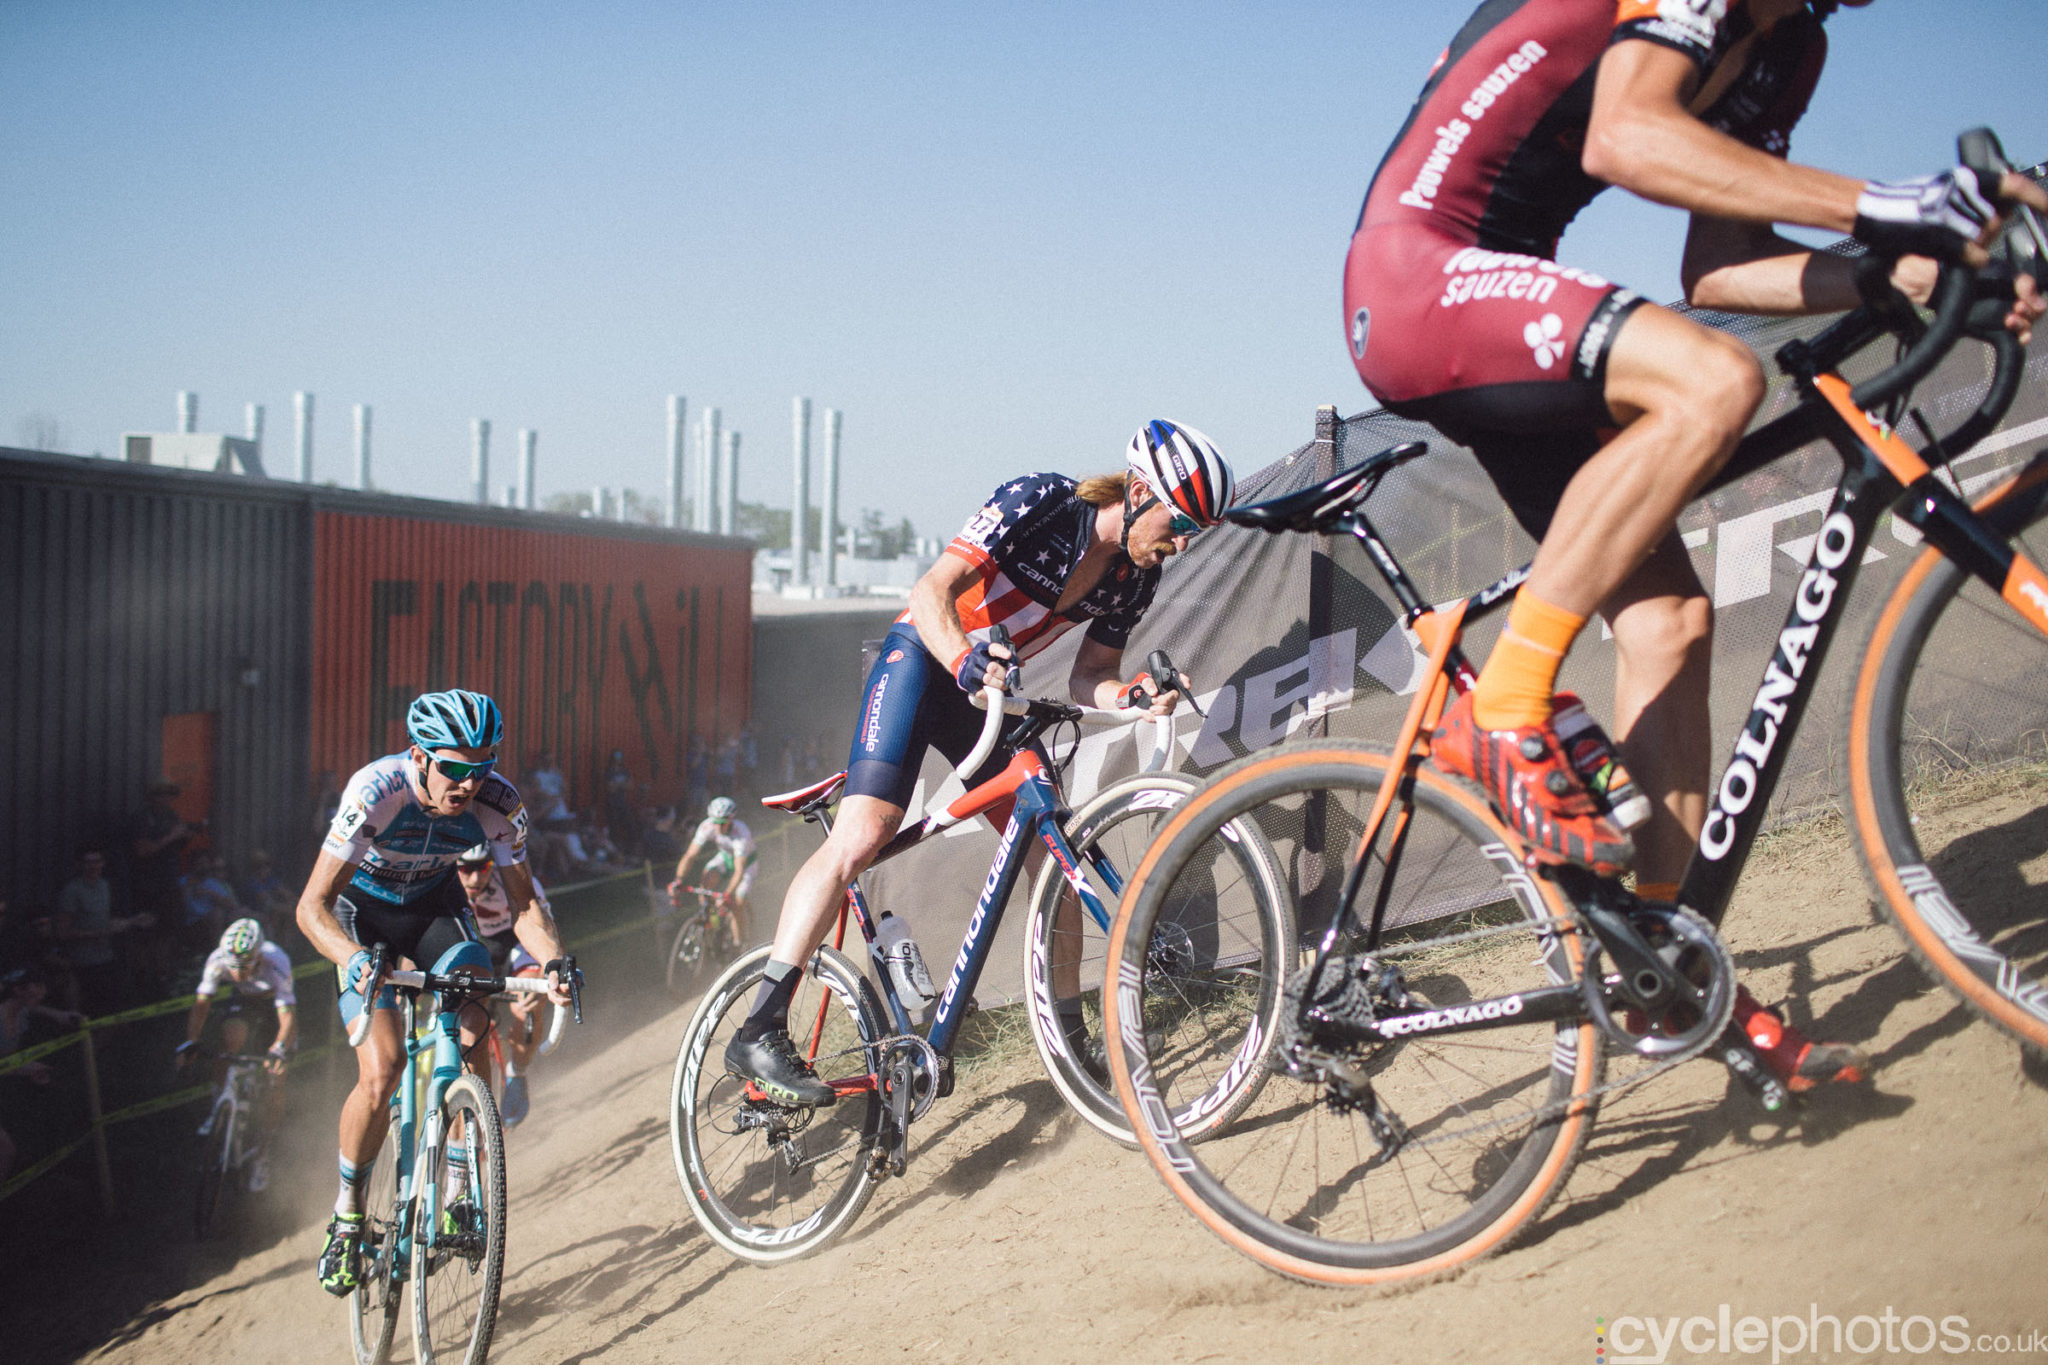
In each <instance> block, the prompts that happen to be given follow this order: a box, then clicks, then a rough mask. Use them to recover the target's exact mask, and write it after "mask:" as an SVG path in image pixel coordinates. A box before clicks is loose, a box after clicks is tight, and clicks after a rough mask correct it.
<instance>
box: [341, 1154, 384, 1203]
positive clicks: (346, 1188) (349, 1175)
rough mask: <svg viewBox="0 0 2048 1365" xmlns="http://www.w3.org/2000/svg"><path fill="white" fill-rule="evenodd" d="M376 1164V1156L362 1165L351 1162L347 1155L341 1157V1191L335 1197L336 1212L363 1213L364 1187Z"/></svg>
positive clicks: (368, 1181)
mask: <svg viewBox="0 0 2048 1365" xmlns="http://www.w3.org/2000/svg"><path fill="white" fill-rule="evenodd" d="M376 1164H377V1159H376V1158H375V1157H371V1158H370V1159H369V1160H368V1161H365V1162H364V1163H363V1164H362V1165H360V1166H356V1165H352V1164H350V1162H349V1159H348V1158H347V1157H343V1158H341V1193H339V1194H337V1195H336V1196H335V1197H334V1211H335V1212H336V1213H346V1214H358V1215H359V1214H361V1213H362V1211H363V1188H364V1187H365V1186H366V1185H368V1184H369V1183H370V1171H371V1168H373V1167H374V1166H376Z"/></svg>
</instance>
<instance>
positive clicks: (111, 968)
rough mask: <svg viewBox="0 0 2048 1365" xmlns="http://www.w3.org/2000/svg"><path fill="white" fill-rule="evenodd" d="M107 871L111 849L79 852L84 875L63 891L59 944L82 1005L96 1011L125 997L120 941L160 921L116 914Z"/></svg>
mask: <svg viewBox="0 0 2048 1365" xmlns="http://www.w3.org/2000/svg"><path fill="white" fill-rule="evenodd" d="M106 873H107V855H106V851H105V850H104V849H97V848H88V849H86V850H85V851H84V852H83V853H81V854H79V855H78V875H77V876H75V877H73V878H72V879H71V880H70V881H68V882H66V883H64V889H63V890H62V891H60V892H59V893H58V896H57V923H56V935H55V937H56V940H57V944H58V949H59V952H60V953H61V954H62V956H63V958H64V961H65V964H66V965H67V966H69V967H70V969H71V974H72V975H73V976H75V977H76V978H77V979H78V990H79V1001H78V1003H79V1005H80V1006H81V1007H82V1008H84V1009H88V1010H91V1011H92V1012H93V1013H95V1014H105V1013H107V1012H108V1011H110V1010H113V1009H117V1008H119V1006H120V1005H121V1004H122V1003H123V999H124V996H125V982H124V980H123V977H122V972H121V958H120V954H119V953H118V952H117V951H116V950H115V947H114V940H115V939H116V938H117V937H118V936H120V935H123V934H128V933H132V932H134V931H136V930H139V929H147V928H149V927H150V926H151V925H153V924H155V923H156V920H155V918H154V917H153V916H151V915H146V914H145V915H128V916H125V917H124V916H117V915H116V914H114V888H113V887H112V885H111V884H109V883H108V881H107V875H106ZM39 1003H40V1001H39Z"/></svg>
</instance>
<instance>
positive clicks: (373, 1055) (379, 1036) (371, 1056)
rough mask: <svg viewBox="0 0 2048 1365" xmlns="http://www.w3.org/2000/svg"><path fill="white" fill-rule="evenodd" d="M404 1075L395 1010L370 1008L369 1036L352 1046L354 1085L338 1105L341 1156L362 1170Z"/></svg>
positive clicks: (385, 1123)
mask: <svg viewBox="0 0 2048 1365" xmlns="http://www.w3.org/2000/svg"><path fill="white" fill-rule="evenodd" d="M404 1074H405V1038H404V1035H403V1033H402V1031H401V1030H400V1028H399V1023H398V1011H397V1010H376V1011H373V1013H372V1015H371V1019H370V1034H369V1037H367V1038H365V1039H364V1040H363V1045H362V1046H361V1047H359V1048H357V1049H356V1084H355V1089H353V1090H351V1091H349V1092H348V1098H347V1099H346V1100H344V1101H342V1105H341V1159H342V1160H343V1161H346V1162H347V1163H348V1164H349V1165H351V1166H354V1167H356V1168H357V1169H359V1170H360V1169H365V1168H367V1167H368V1166H369V1164H370V1163H371V1162H372V1161H374V1160H375V1159H376V1157H377V1149H378V1148H380V1147H382V1146H383V1145H384V1130H385V1129H386V1128H387V1127H388V1126H390V1118H391V1111H390V1105H391V1096H392V1093H393V1092H394V1091H396V1090H397V1089H398V1081H399V1077H401V1076H403V1075H404Z"/></svg>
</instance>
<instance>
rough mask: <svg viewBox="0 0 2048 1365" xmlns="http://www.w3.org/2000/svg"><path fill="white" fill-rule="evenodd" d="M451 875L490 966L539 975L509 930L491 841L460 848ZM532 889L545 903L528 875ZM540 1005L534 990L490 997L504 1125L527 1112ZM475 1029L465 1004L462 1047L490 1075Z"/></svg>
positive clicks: (487, 1054) (473, 1065)
mask: <svg viewBox="0 0 2048 1365" xmlns="http://www.w3.org/2000/svg"><path fill="white" fill-rule="evenodd" d="M455 875H456V877H457V878H458V879H460V881H461V882H462V892H463V894H464V895H465V896H467V897H468V898H469V918H470V928H471V929H472V930H474V931H475V933H476V937H477V940H478V942H480V943H482V944H483V945H484V947H486V948H488V949H489V950H490V953H491V970H492V971H493V972H496V973H497V974H498V975H499V976H538V975H539V974H540V963H539V962H538V961H536V960H535V959H534V956H533V954H531V953H529V952H527V951H526V949H525V948H523V947H521V946H520V944H519V936H518V934H517V933H515V932H514V931H513V923H514V921H515V920H516V919H517V916H515V915H514V914H513V913H512V898H511V897H510V896H508V895H506V894H505V883H504V881H503V880H501V879H500V878H499V876H498V869H497V868H496V867H494V866H492V864H491V849H490V845H488V844H474V845H472V846H470V847H469V848H466V849H464V850H463V851H462V854H461V856H460V857H458V858H457V859H456V860H455ZM533 893H534V895H535V896H537V897H539V898H540V902H541V904H542V905H547V903H548V896H547V892H546V891H544V890H542V889H541V884H540V878H539V877H535V878H534V879H533ZM550 913H552V907H550ZM501 1004H502V1005H503V1006H504V1010H503V1011H502V1012H501V1011H499V1009H498V1006H499V1005H501ZM540 1007H541V999H540V997H539V996H537V995H518V996H514V997H513V998H512V999H511V1000H509V1001H496V1000H494V1001H492V1002H491V1009H492V1012H493V1013H494V1014H495V1015H496V1016H497V1018H496V1022H497V1024H498V1026H499V1027H498V1038H499V1040H500V1041H501V1042H502V1043H503V1044H504V1049H503V1050H504V1054H505V1084H504V1093H503V1096H502V1097H501V1098H500V1100H499V1102H498V1112H499V1115H500V1116H501V1117H502V1118H503V1119H504V1120H505V1126H506V1127H508V1128H510V1127H514V1126H516V1125H517V1124H518V1123H520V1122H521V1121H522V1120H523V1119H525V1117H526V1114H527V1109H528V1096H527V1093H526V1069H527V1067H529V1066H530V1065H531V1064H532V1062H533V1058H534V1054H535V1053H536V1052H537V1051H538V1050H539V1048H540V1027H539V1023H538V1016H539V1013H540ZM508 1016H509V1017H508ZM480 1034H481V1029H480V1028H479V1027H478V1026H477V1025H476V1024H475V1023H473V1022H472V1021H471V1019H470V1018H469V1011H468V1010H466V1009H465V1010H464V1011H463V1019H462V1046H463V1050H464V1052H465V1054H466V1055H467V1057H468V1061H469V1066H470V1069H471V1070H473V1071H475V1072H477V1073H478V1074H479V1075H482V1076H484V1077H486V1078H491V1072H492V1070H494V1069H495V1067H496V1059H495V1058H494V1057H493V1056H492V1054H491V1050H490V1045H489V1043H488V1042H483V1043H482V1044H481V1045H479V1041H480Z"/></svg>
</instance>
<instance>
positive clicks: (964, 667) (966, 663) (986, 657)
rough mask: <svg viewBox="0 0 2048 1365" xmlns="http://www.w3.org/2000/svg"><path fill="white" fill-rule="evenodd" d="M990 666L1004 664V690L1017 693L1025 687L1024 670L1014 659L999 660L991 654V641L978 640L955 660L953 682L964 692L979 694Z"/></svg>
mask: <svg viewBox="0 0 2048 1365" xmlns="http://www.w3.org/2000/svg"><path fill="white" fill-rule="evenodd" d="M990 664H1004V665H1006V667H1005V668H1004V670H1003V689H1004V690H1005V691H1008V692H1015V691H1016V690H1017V689H1018V688H1019V687H1020V686H1022V685H1023V681H1024V673H1023V670H1022V669H1020V668H1018V667H1017V662H1016V660H1015V659H1014V658H1010V659H998V658H997V657H996V656H995V655H993V654H991V653H989V641H987V640H976V641H975V642H974V643H973V644H972V645H970V646H969V647H968V648H967V650H966V651H965V652H963V653H962V654H961V655H960V657H959V658H957V659H955V660H953V681H954V682H957V683H959V684H960V690H961V691H962V692H979V691H981V689H982V680H983V679H984V678H986V677H987V676H988V666H989V665H990Z"/></svg>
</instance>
